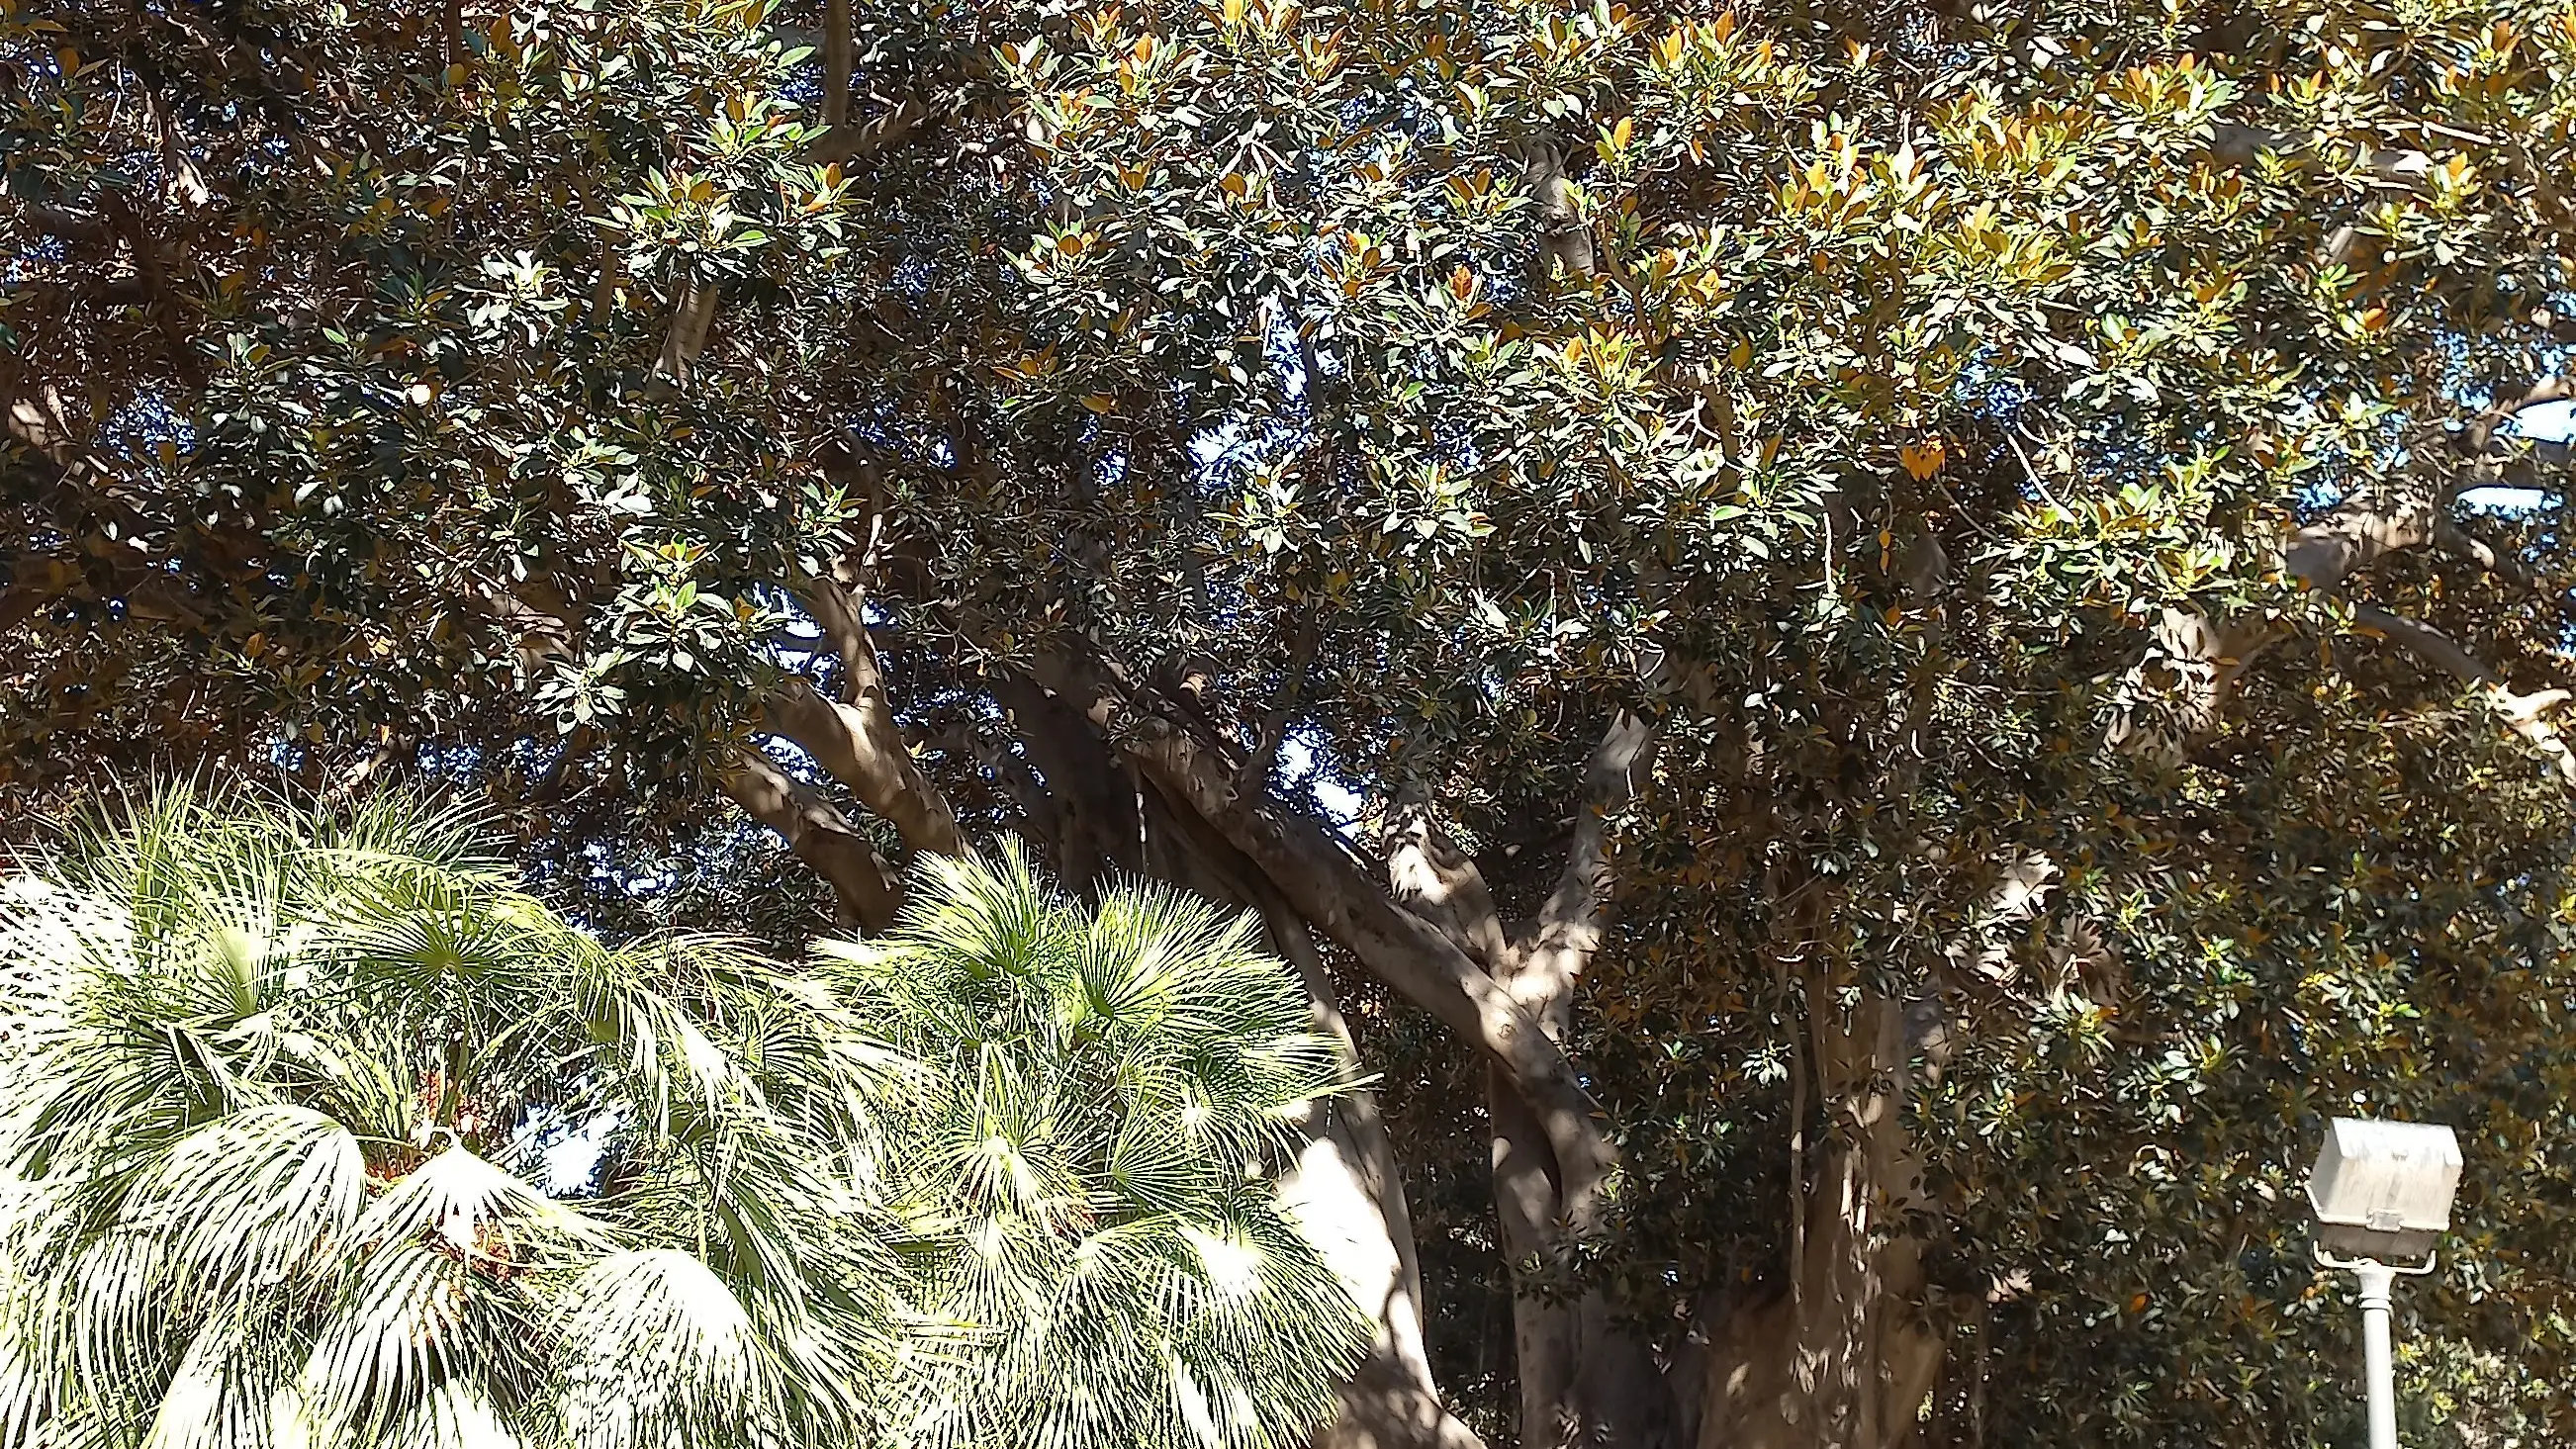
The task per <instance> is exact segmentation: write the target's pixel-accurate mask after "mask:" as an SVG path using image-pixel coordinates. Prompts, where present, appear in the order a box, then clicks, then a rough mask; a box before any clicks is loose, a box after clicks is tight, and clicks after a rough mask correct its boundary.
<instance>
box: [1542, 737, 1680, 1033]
mask: <svg viewBox="0 0 2576 1449" xmlns="http://www.w3.org/2000/svg"><path fill="white" fill-rule="evenodd" d="M1654 747H1655V731H1654V727H1653V726H1651V725H1649V724H1647V723H1646V722H1645V721H1644V720H1643V719H1640V718H1639V717H1638V716H1636V715H1634V714H1631V713H1629V712H1628V711H1626V710H1621V711H1619V713H1618V714H1617V716H1615V717H1614V718H1613V719H1612V720H1611V721H1610V727H1609V728H1608V729H1606V730H1604V731H1603V732H1602V735H1601V743H1600V744H1598V745H1596V746H1594V747H1593V751H1592V758H1591V760H1590V761H1589V762H1588V763H1586V764H1585V766H1584V770H1583V801H1582V803H1581V804H1580V805H1579V806H1577V807H1576V810H1575V816H1574V834H1573V837H1572V839H1571V840H1569V841H1568V842H1567V845H1566V855H1565V869H1564V870H1563V871H1562V872H1560V873H1559V875H1558V877H1557V882H1556V889H1554V890H1552V891H1550V892H1549V893H1548V897H1547V900H1546V902H1545V903H1544V904H1543V905H1541V906H1540V907H1539V912H1538V915H1537V917H1536V918H1534V919H1533V920H1532V921H1531V922H1530V923H1529V927H1528V929H1527V930H1526V931H1525V932H1524V936H1525V938H1526V944H1525V945H1524V946H1523V948H1522V949H1521V950H1520V951H1519V952H1518V953H1517V957H1516V959H1515V960H1514V962H1513V964H1512V975H1513V978H1514V980H1513V988H1514V992H1515V994H1516V995H1518V996H1520V997H1521V999H1522V1000H1524V1001H1527V1000H1530V999H1532V998H1534V997H1535V998H1539V999H1543V1000H1546V1001H1547V1002H1549V1003H1550V1006H1549V1012H1550V1014H1551V1015H1555V1014H1562V1013H1563V1012H1565V1011H1566V1010H1568V1009H1570V1006H1571V998H1572V995H1573V989H1574V982H1575V980H1576V978H1577V977H1579V976H1581V975H1582V974H1583V969H1584V967H1586V966H1587V965H1589V964H1590V963H1591V960H1592V956H1593V953H1594V952H1596V951H1598V950H1599V949H1600V948H1601V934H1602V927H1603V925H1604V924H1605V921H1606V918H1607V916H1608V914H1609V908H1610V887H1611V878H1610V838H1609V816H1610V813H1611V812H1612V811H1615V810H1617V809H1619V808H1620V807H1621V806H1623V805H1625V804H1627V803H1628V801H1629V800H1630V799H1631V798H1633V797H1634V796H1635V795H1636V792H1637V775H1638V773H1639V772H1640V771H1641V770H1642V769H1643V768H1644V767H1645V766H1646V764H1647V762H1648V761H1649V760H1651V759H1652V758H1653V753H1654Z"/></svg>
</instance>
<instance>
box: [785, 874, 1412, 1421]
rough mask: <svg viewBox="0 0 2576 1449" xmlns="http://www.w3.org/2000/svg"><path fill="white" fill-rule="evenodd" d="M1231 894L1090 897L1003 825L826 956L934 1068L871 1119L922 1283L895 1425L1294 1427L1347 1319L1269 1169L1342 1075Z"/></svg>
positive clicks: (858, 999) (878, 1025) (1344, 1361)
mask: <svg viewBox="0 0 2576 1449" xmlns="http://www.w3.org/2000/svg"><path fill="white" fill-rule="evenodd" d="M1252 929H1253V928H1252V923H1251V921H1250V919H1249V918H1236V919H1233V920H1227V919H1224V918H1222V917H1220V916H1219V915H1218V913H1217V912H1216V911H1214V910H1213V909H1212V908H1210V907H1209V906H1207V905H1205V904H1203V903H1201V902H1199V901H1197V900H1195V899H1193V898H1189V897H1185V896H1182V895H1179V894H1177V893H1175V892H1172V891H1170V890H1165V889H1159V888H1150V887H1143V886H1134V887H1122V888H1118V889H1114V890H1112V891H1110V892H1109V893H1108V895H1107V897H1106V899H1104V900H1103V901H1102V903H1101V905H1100V908H1099V909H1098V911H1097V912H1093V911H1087V910H1084V909H1081V908H1079V907H1077V906H1075V905H1074V904H1072V903H1071V902H1069V901H1067V900H1065V899H1064V898H1062V897H1060V896H1058V895H1056V894H1054V893H1053V892H1051V891H1049V890H1048V889H1047V888H1046V887H1044V886H1043V885H1041V884H1040V883H1039V881H1038V880H1037V878H1036V877H1035V875H1034V874H1033V873H1032V872H1031V870H1030V867H1029V863H1028V861H1027V859H1026V858H1025V856H1024V854H1023V853H1022V852H1021V851H1020V850H1019V849H1018V848H1016V845H1015V844H1006V846H1005V848H1004V851H1003V854H1002V856H1001V858H1000V859H999V861H998V862H996V861H989V860H984V859H980V858H975V857H966V858H959V859H948V860H941V861H937V862H934V863H932V864H930V865H929V866H927V867H926V870H925V878H924V879H923V880H922V881H921V882H920V883H919V887H918V889H917V890H916V891H915V892H914V895H913V898H912V904H911V905H910V907H909V908H908V911H907V913H906V915H905V916H904V917H903V919H902V920H901V921H900V922H899V924H898V925H897V927H896V929H895V930H894V931H893V932H892V933H891V934H890V935H889V936H886V937H884V938H880V939H878V940H874V941H834V942H828V943H825V944H824V945H823V946H821V947H820V948H819V951H818V956H819V960H818V965H817V971H818V973H819V974H821V975H822V976H824V977H825V978H827V979H829V980H831V981H832V982H834V983H835V984H836V985H837V986H839V987H840V988H842V989H843V990H844V991H845V992H846V994H847V995H848V997H849V998H850V1000H851V1001H852V1002H853V1004H854V1006H856V1007H857V1008H859V1009H861V1010H865V1011H869V1012H870V1013H872V1015H873V1018H874V1019H873V1021H872V1025H873V1026H874V1028H875V1029H876V1030H877V1031H878V1032H879V1033H880V1034H881V1035H883V1036H884V1037H886V1038H887V1039H888V1040H890V1041H891V1042H892V1043H893V1044H894V1045H896V1046H897V1047H899V1048H901V1049H903V1050H904V1051H905V1052H907V1053H909V1054H910V1055H912V1056H914V1057H916V1058H918V1059H920V1060H921V1061H922V1062H924V1063H925V1064H927V1065H928V1066H929V1067H930V1068H931V1070H930V1072H929V1073H928V1075H927V1076H926V1077H925V1079H924V1083H925V1086H924V1090H922V1091H921V1092H920V1093H919V1094H917V1095H916V1096H914V1097H912V1098H910V1099H909V1101H908V1102H907V1104H906V1108H905V1110H903V1111H901V1112H898V1113H893V1114H890V1115H888V1116H887V1117H886V1118H885V1119H884V1121H883V1124H882V1125H883V1128H884V1130H885V1132H886V1133H887V1136H888V1139H889V1143H888V1152H887V1154H886V1157H885V1161H886V1162H887V1164H888V1165H889V1184H888V1186H889V1189H890V1190H891V1191H892V1192H893V1193H894V1195H895V1197H896V1199H897V1201H899V1202H901V1203H903V1204H905V1205H906V1209H907V1211H908V1213H909V1215H910V1218H911V1227H912V1230H913V1232H914V1233H915V1234H916V1236H917V1238H918V1239H919V1241H920V1243H921V1248H920V1250H919V1252H920V1256H921V1257H922V1258H923V1259H924V1260H925V1270H926V1272H927V1274H928V1283H929V1296H928V1298H927V1300H926V1306H927V1308H928V1309H929V1310H930V1311H931V1312H932V1313H933V1314H934V1315H936V1316H939V1317H942V1318H944V1319H946V1320H948V1321H949V1322H951V1323H953V1324H954V1325H956V1326H957V1328H958V1330H959V1332H960V1334H961V1342H960V1344H959V1345H958V1346H956V1347H955V1348H953V1349H952V1350H950V1351H948V1352H947V1353H945V1354H943V1355H940V1356H939V1357H938V1358H937V1359H935V1360H932V1359H924V1360H921V1361H919V1362H918V1363H917V1365H916V1367H917V1368H918V1370H919V1372H920V1374H921V1377H922V1378H923V1379H924V1380H925V1381H926V1382H927V1383H928V1384H929V1386H930V1387H929V1389H928V1390H927V1399H926V1402H925V1403H924V1405H923V1407H922V1408H921V1410H920V1411H919V1412H918V1413H917V1414H916V1415H914V1416H913V1417H912V1418H911V1420H910V1422H908V1423H907V1424H904V1425H902V1426H899V1427H898V1430H897V1434H898V1437H899V1438H901V1439H903V1440H905V1441H907V1442H910V1443H914V1444H919V1445H923V1446H927V1449H1024V1446H1025V1449H1164V1446H1173V1449H1180V1446H1187V1449H1268V1446H1286V1445H1292V1444H1298V1443H1302V1442H1303V1441H1304V1439H1305V1438H1306V1436H1307V1435H1308V1434H1309V1433H1310V1432H1311V1431H1312V1430H1313V1429H1314V1428H1315V1427H1317V1426H1318V1425H1319V1424H1320V1423H1321V1422H1322V1421H1323V1420H1324V1419H1325V1418H1326V1417H1327V1416H1328V1415H1329V1414H1330V1413H1331V1411H1332V1406H1333V1390H1334V1386H1335V1385H1336V1384H1337V1383H1339V1382H1340V1381H1341V1380H1342V1379H1343V1378H1344V1377H1345V1376H1346V1374H1347V1372H1348V1371H1349V1369H1350V1367H1351V1366H1352V1364H1353V1363H1354V1362H1355V1361H1356V1359H1357V1356H1358V1354H1359V1352H1360V1350H1361V1348H1362V1347H1363V1345H1364V1343H1365V1333H1364V1328H1363V1325H1362V1320H1361V1319H1360V1317H1359V1314H1358V1311H1357V1310H1356V1308H1354V1306H1353V1305H1352V1303H1351V1301H1350V1299H1349V1297H1348V1295H1347V1294H1346V1293H1345V1291H1344V1290H1343V1288H1342V1286H1341V1284H1340V1283H1339V1281H1338V1280H1337V1279H1335V1278H1334V1277H1333V1276H1332V1274H1331V1273H1330V1272H1329V1271H1328V1270H1327V1268H1326V1267H1325V1265H1324V1263H1323V1261H1322V1259H1321V1257H1320V1255H1318V1254H1317V1252H1316V1251H1315V1249H1314V1248H1313V1247H1312V1246H1311V1245H1310V1244H1309V1243H1308V1241H1307V1240H1306V1239H1305V1238H1304V1237H1302V1236H1301V1235H1300V1234H1299V1233H1298V1231H1297V1230H1296V1228H1295V1226H1294V1224H1292V1223H1291V1222H1289V1221H1288V1220H1287V1219H1286V1218H1285V1217H1284V1216H1283V1214H1282V1212H1281V1210H1280V1208H1279V1206H1278V1204H1277V1201H1276V1199H1275V1197H1274V1195H1273V1191H1272V1178H1273V1177H1274V1175H1275V1173H1276V1172H1277V1171H1278V1169H1279V1168H1280V1167H1281V1166H1282V1164H1283V1163H1284V1162H1285V1161H1286V1160H1287V1158H1288V1156H1289V1154H1290V1152H1291V1150H1292V1146H1293V1144H1294V1143H1295V1142H1296V1141H1297V1140H1299V1138H1298V1129H1297V1123H1298V1121H1299V1120H1300V1118H1301V1117H1302V1115H1303V1113H1304V1110H1305V1108H1306V1107H1307V1105H1308V1104H1309V1103H1311V1102H1312V1101H1313V1100H1314V1099H1316V1098H1317V1097H1320V1096H1323V1095H1325V1094H1328V1093H1330V1092H1333V1091H1336V1090H1338V1089H1339V1088H1340V1087H1341V1085H1342V1084H1343V1080H1344V1079H1343V1076H1342V1072H1341V1069H1340V1067H1339V1065H1338V1064H1337V1062H1336V1059H1335V1056H1334V1054H1333V1052H1332V1050H1331V1049H1330V1048H1329V1047H1328V1046H1327V1044H1326V1043H1325V1042H1324V1041H1322V1040H1321V1039H1319V1038H1317V1037H1315V1036H1313V1035H1310V1034H1309V1033H1308V1031H1307V1025H1308V1021H1307V1014H1306V998H1305V994H1304V992H1303V990H1302V988H1301V987H1300V985H1299V983H1298V980H1297V978H1296V976H1295V975H1294V973H1292V972H1291V971H1290V970H1289V969H1288V968H1287V967H1286V966H1284V965H1282V964H1281V963H1280V962H1279V961H1277V960H1275V959H1273V958H1271V957H1268V956H1265V955H1262V954H1261V953H1260V952H1258V951H1257V950H1255V949H1254V946H1253V937H1252Z"/></svg>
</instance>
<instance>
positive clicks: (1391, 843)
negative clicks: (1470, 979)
mask: <svg viewBox="0 0 2576 1449" xmlns="http://www.w3.org/2000/svg"><path fill="white" fill-rule="evenodd" d="M1386 884H1387V889H1388V890H1389V891H1391V892H1393V894H1394V896H1395V898H1396V900H1397V901H1398V902H1399V903H1401V904H1402V905H1403V906H1404V908H1405V909H1406V910H1408V911H1411V912H1412V913H1413V914H1415V915H1417V916H1420V917H1421V918H1422V919H1423V920H1425V921H1428V922H1430V923H1431V925H1432V926H1433V927H1434V928H1436V929H1437V930H1438V931H1439V932H1440V934H1442V935H1444V936H1446V937H1448V938H1449V942H1450V944H1451V945H1454V946H1456V947H1457V948H1458V949H1459V950H1461V951H1463V952H1465V953H1466V954H1467V959H1469V960H1471V961H1473V962H1475V963H1476V964H1477V965H1479V966H1482V967H1483V968H1485V970H1486V971H1488V972H1490V973H1492V974H1493V975H1495V976H1496V977H1498V978H1499V977H1501V976H1503V975H1504V974H1505V973H1507V972H1509V971H1510V970H1511V965H1512V961H1511V937H1510V935H1509V933H1507V932H1506V931H1504V929H1503V918H1502V914H1501V912H1499V911H1497V910H1496V909H1495V907H1494V893H1493V891H1492V889H1491V888H1489V887H1488V886H1487V885H1486V884H1485V875H1484V872H1483V871H1480V870H1478V869H1477V868H1476V861H1475V858H1474V857H1473V856H1470V855H1468V854H1467V853H1466V852H1465V851H1463V850H1460V849H1459V848H1458V847H1457V844H1456V843H1455V842H1454V841H1452V840H1450V838H1449V833H1448V832H1447V831H1445V830H1442V829H1441V828H1440V822H1439V821H1438V820H1437V819H1436V818H1435V817H1434V816H1433V813H1432V806H1431V794H1430V792H1429V791H1428V790H1426V789H1424V788H1423V786H1422V785H1421V784H1420V782H1418V781H1413V780H1407V781H1406V782H1405V783H1404V784H1403V786H1401V787H1400V788H1399V789H1398V790H1397V791H1396V795H1395V810H1394V813H1393V816H1392V818H1391V819H1390V820H1389V821H1388V825H1387V831H1386Z"/></svg>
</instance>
